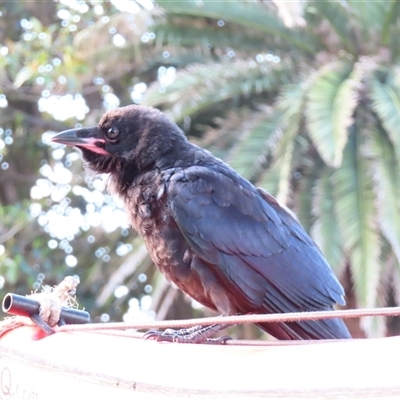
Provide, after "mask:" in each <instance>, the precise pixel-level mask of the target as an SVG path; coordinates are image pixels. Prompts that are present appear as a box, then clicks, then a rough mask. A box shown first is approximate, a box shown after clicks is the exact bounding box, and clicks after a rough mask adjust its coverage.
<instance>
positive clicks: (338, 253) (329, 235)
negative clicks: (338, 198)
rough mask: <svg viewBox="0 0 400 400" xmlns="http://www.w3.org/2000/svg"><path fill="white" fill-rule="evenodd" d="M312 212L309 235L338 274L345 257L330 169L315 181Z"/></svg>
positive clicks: (326, 169)
mask: <svg viewBox="0 0 400 400" xmlns="http://www.w3.org/2000/svg"><path fill="white" fill-rule="evenodd" d="M313 214H314V215H315V223H314V224H313V226H312V228H311V236H312V237H313V239H314V240H315V242H316V243H317V244H318V246H319V247H320V249H321V251H322V253H323V254H324V255H325V257H326V259H327V260H328V262H329V263H330V265H331V266H332V268H333V269H334V270H335V271H336V273H338V274H339V273H340V272H342V271H341V270H342V268H343V267H344V265H345V257H344V253H343V237H342V233H341V231H340V228H339V224H338V220H337V216H336V209H335V200H334V188H333V185H332V170H331V169H328V168H325V169H324V170H323V172H322V173H321V174H320V178H319V179H318V180H317V182H316V185H315V187H314V190H313Z"/></svg>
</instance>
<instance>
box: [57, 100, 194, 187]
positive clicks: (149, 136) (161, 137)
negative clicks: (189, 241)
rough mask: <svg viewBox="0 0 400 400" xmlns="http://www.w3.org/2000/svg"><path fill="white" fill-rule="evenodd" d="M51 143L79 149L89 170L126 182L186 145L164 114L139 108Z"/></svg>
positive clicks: (118, 112) (117, 111)
mask: <svg viewBox="0 0 400 400" xmlns="http://www.w3.org/2000/svg"><path fill="white" fill-rule="evenodd" d="M51 140H52V141H53V142H56V143H62V144H66V145H69V146H75V147H77V148H78V149H80V150H81V152H82V157H83V159H84V161H85V163H86V166H87V167H88V168H89V170H91V171H93V172H95V173H110V174H111V175H113V174H114V175H116V176H118V177H121V179H124V180H127V179H129V177H131V178H133V175H137V174H139V173H141V172H146V171H148V170H150V169H153V168H156V167H157V166H158V165H157V164H158V163H160V162H165V159H166V158H169V157H168V154H170V155H171V156H172V158H173V153H175V151H174V150H177V149H178V148H179V147H180V145H181V144H182V143H184V142H186V139H185V136H184V135H183V133H182V131H181V130H180V129H179V128H178V127H177V126H176V125H175V124H174V123H173V122H172V121H170V120H169V119H168V118H167V117H166V116H165V115H164V114H163V113H162V112H160V111H159V110H156V109H154V108H151V107H145V106H136V105H131V106H127V107H121V108H116V109H113V110H111V111H109V112H107V113H105V114H104V115H103V117H102V118H101V120H100V122H99V124H98V125H97V126H93V127H90V128H77V129H69V130H67V131H64V132H61V133H58V134H57V135H55V136H53V137H52V139H51ZM163 160H164V161H163ZM171 162H173V160H171ZM125 175H127V176H125ZM125 183H127V182H124V184H125Z"/></svg>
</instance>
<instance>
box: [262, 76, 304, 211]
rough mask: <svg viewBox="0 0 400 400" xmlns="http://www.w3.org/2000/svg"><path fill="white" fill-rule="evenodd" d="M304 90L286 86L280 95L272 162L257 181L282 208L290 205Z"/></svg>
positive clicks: (276, 113) (296, 86)
mask: <svg viewBox="0 0 400 400" xmlns="http://www.w3.org/2000/svg"><path fill="white" fill-rule="evenodd" d="M305 86H306V85H304V84H297V85H294V84H293V85H286V86H285V88H284V90H283V91H282V93H281V96H280V99H279V101H278V103H277V105H276V111H275V115H274V117H275V120H276V122H274V123H275V126H276V127H275V134H274V136H273V137H272V138H271V147H272V157H273V162H272V164H271V166H270V167H269V168H268V170H267V171H266V172H265V173H264V174H262V176H261V177H260V179H259V181H258V184H259V185H260V186H261V187H263V188H264V189H266V190H267V191H269V192H271V193H272V194H274V195H275V196H276V197H277V199H278V201H279V202H281V203H282V204H287V202H288V198H289V194H290V182H291V175H292V157H293V151H294V149H295V138H296V135H297V132H298V130H299V126H300V121H301V119H302V112H301V111H302V108H303V104H304V92H305V90H304V88H305ZM272 121H274V120H272Z"/></svg>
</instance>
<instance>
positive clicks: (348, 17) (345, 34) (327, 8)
mask: <svg viewBox="0 0 400 400" xmlns="http://www.w3.org/2000/svg"><path fill="white" fill-rule="evenodd" d="M310 5H311V6H312V7H313V8H314V9H316V10H317V11H318V13H319V14H320V15H321V17H322V18H323V19H325V20H327V21H328V22H329V24H330V25H331V26H332V28H333V30H334V31H335V33H336V35H337V36H338V37H339V39H340V41H341V43H342V45H343V47H344V48H345V49H346V50H347V51H348V52H349V53H350V54H353V55H355V54H356V53H357V38H356V32H355V29H354V28H355V27H354V17H353V15H352V13H351V12H349V9H348V7H346V6H345V4H344V2H340V1H313V2H310Z"/></svg>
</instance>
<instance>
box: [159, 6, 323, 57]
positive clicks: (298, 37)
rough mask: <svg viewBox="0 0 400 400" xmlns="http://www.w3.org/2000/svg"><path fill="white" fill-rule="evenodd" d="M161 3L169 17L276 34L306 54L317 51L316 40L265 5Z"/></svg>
mask: <svg viewBox="0 0 400 400" xmlns="http://www.w3.org/2000/svg"><path fill="white" fill-rule="evenodd" d="M157 4H158V5H159V6H160V7H162V8H163V9H164V10H165V11H166V13H167V14H168V15H181V16H192V17H204V18H210V19H214V20H216V21H220V20H223V21H224V22H231V23H235V24H238V25H241V26H243V27H247V28H250V29H252V30H254V31H258V32H260V33H264V34H267V35H273V36H274V37H276V38H280V39H282V40H284V41H286V42H288V43H290V44H292V45H294V46H295V47H296V48H298V49H299V50H302V51H304V52H306V53H309V54H312V53H314V52H315V46H316V41H315V37H313V36H312V35H308V33H307V32H306V31H305V30H303V29H297V28H291V29H289V28H287V27H286V26H285V24H284V23H283V22H282V20H281V19H280V18H279V17H278V13H277V12H276V10H274V12H272V11H271V8H269V7H266V6H265V5H264V4H262V3H261V2H230V3H229V4H227V3H225V2H223V1H203V2H198V1H195V0H181V1H169V0H159V1H157Z"/></svg>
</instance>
